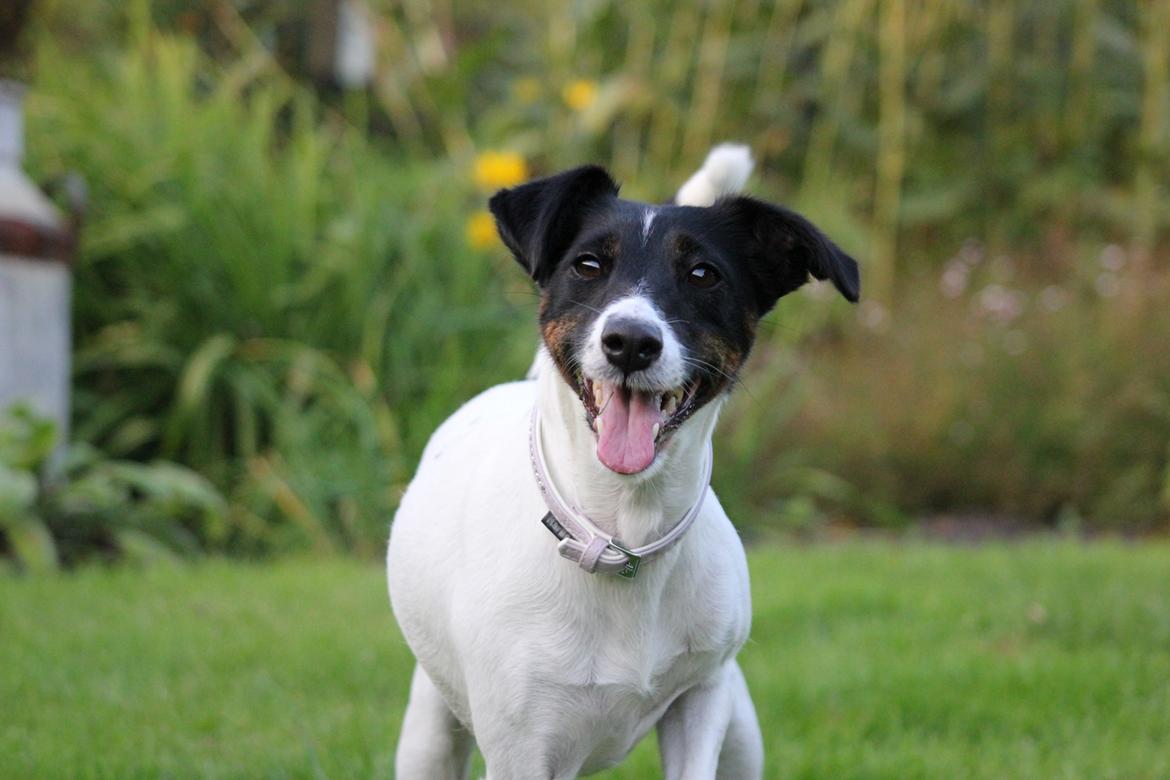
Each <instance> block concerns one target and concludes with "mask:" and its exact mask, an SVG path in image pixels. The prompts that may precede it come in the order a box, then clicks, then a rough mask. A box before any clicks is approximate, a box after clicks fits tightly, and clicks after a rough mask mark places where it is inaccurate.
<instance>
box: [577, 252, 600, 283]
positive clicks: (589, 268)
mask: <svg viewBox="0 0 1170 780" xmlns="http://www.w3.org/2000/svg"><path fill="white" fill-rule="evenodd" d="M573 271H574V272H576V274H577V276H580V277H581V278H582V279H600V278H601V277H603V276H605V271H606V267H605V263H603V262H602V260H601V258H599V257H598V256H597V255H594V254H590V253H588V252H586V253H585V254H583V255H578V256H577V259H576V260H574V261H573Z"/></svg>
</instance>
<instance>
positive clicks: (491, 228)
mask: <svg viewBox="0 0 1170 780" xmlns="http://www.w3.org/2000/svg"><path fill="white" fill-rule="evenodd" d="M466 235H467V243H468V244H470V245H471V248H472V249H487V248H488V247H490V246H493V245H494V244H495V243H496V220H495V219H494V218H493V217H492V215H491V214H490V213H488V212H486V211H477V212H475V213H474V214H472V215H471V218H470V219H468V220H467V228H466Z"/></svg>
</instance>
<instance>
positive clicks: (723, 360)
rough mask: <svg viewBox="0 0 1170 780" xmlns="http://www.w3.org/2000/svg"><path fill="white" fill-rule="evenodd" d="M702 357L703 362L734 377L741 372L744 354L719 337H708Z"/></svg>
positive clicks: (703, 344) (703, 347) (703, 346)
mask: <svg viewBox="0 0 1170 780" xmlns="http://www.w3.org/2000/svg"><path fill="white" fill-rule="evenodd" d="M700 355H701V358H702V360H704V361H705V362H707V363H710V364H711V365H713V366H716V367H718V369H719V371H721V372H722V373H724V374H726V375H727V376H732V377H733V376H735V374H736V372H738V371H739V369H740V366H741V365H743V359H744V354H743V352H741V351H740V350H739V349H737V348H736V347H734V346H733V345H732V344H731V343H729V342H727V341H724V340H723V339H721V338H719V337H717V336H707V337H705V338H704V339H703V341H702V351H701V352H700ZM721 378H723V379H726V377H721Z"/></svg>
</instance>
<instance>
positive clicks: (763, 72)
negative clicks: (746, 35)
mask: <svg viewBox="0 0 1170 780" xmlns="http://www.w3.org/2000/svg"><path fill="white" fill-rule="evenodd" d="M803 7H804V0H777V2H776V5H775V6H774V7H773V8H772V16H771V17H770V18H769V19H768V32H767V33H766V34H765V35H764V43H763V48H762V50H761V51H760V66H759V70H758V71H757V72H756V86H755V91H756V96H755V109H756V110H757V111H761V112H762V111H765V110H766V109H767V108H768V105H767V104H768V102H769V101H770V100H772V99H773V96H780V95H781V94H783V90H784V79H785V76H786V75H787V66H788V54H789V52H791V51H792V39H793V38H794V37H795V36H796V20H797V19H799V18H800V12H801V9H802V8H803Z"/></svg>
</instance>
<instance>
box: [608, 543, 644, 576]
mask: <svg viewBox="0 0 1170 780" xmlns="http://www.w3.org/2000/svg"><path fill="white" fill-rule="evenodd" d="M609 546H610V547H612V548H613V549H615V550H617V551H618V552H620V553H622V554H624V555H625V556H626V565H625V566H623V567H622V568H621V569H619V570H618V573H617V575H618V576H619V577H625V578H626V579H627V580H632V579H634V577H637V576H638V567H639V566H640V565H641V564H642V556H641V555H638V554H637V553H635V552H634V551H633V550H631V549H630V548H629V547H622V546H621V545H620V544H618V543H617V542H616V541H612V540H611V541H610V543H609Z"/></svg>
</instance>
